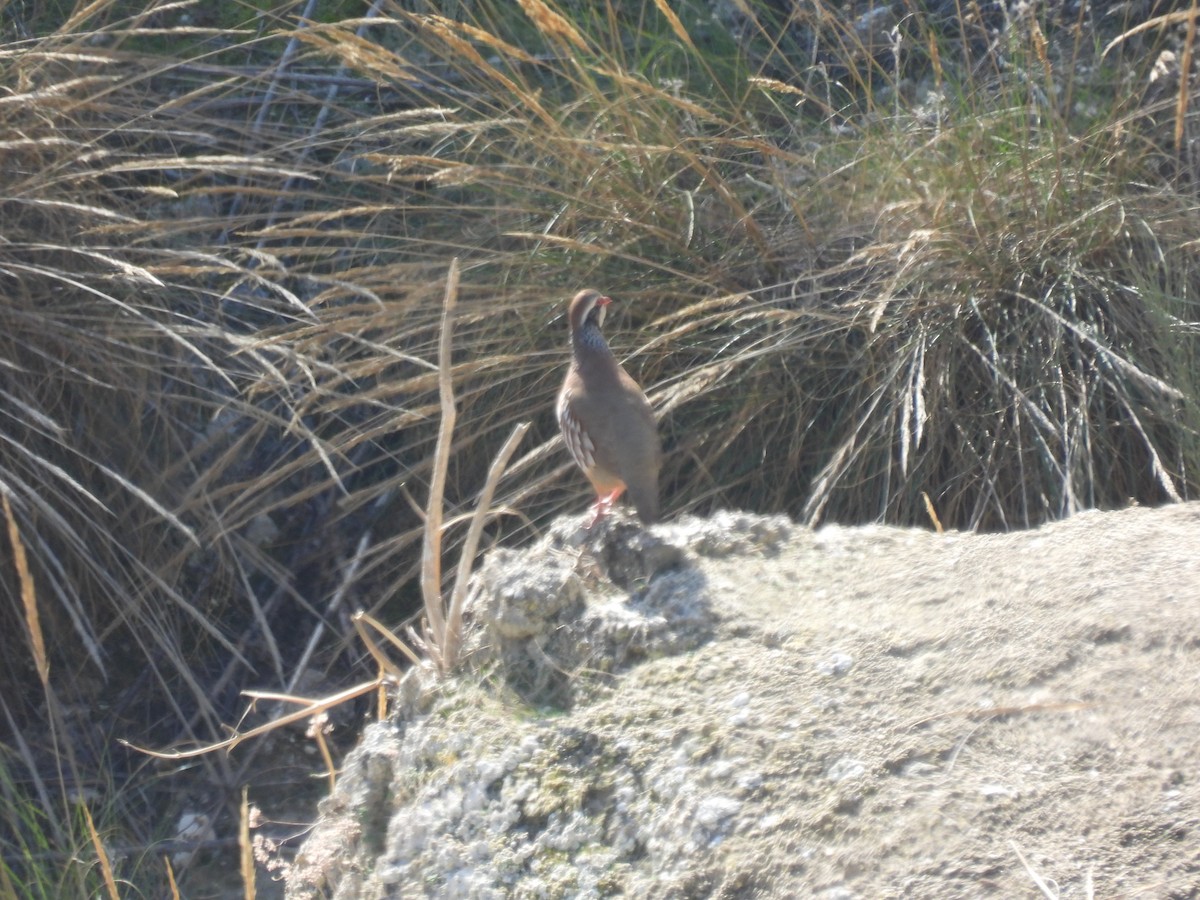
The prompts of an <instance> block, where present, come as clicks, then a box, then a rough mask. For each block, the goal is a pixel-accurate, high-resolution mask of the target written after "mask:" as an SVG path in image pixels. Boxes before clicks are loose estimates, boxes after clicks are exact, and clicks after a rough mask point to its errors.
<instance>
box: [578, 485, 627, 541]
mask: <svg viewBox="0 0 1200 900" xmlns="http://www.w3.org/2000/svg"><path fill="white" fill-rule="evenodd" d="M624 490H625V488H624V487H619V488H617V489H616V490H615V491H613V492H612V493H611V494H601V495H600V496H599V497H597V498H596V513H595V515H593V516H592V521H590V522H588V523H587V525H586V526H585V527H586V528H587V530H588V531H591V530H592V529H593V528H595V527H596V523H597V522H599V521H600V520H601V519H603V518H604V517H605V516H607V515H608V513H609V510H611V509H612V505H613V504H614V503H616V502H617V498H618V497H620V496H621V494H622V493H623V492H624Z"/></svg>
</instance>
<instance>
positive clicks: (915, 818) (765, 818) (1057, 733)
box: [288, 503, 1200, 898]
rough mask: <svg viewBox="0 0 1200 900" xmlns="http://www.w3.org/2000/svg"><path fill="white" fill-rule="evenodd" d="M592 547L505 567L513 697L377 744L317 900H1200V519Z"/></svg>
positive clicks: (1198, 513) (340, 796) (307, 873)
mask: <svg viewBox="0 0 1200 900" xmlns="http://www.w3.org/2000/svg"><path fill="white" fill-rule="evenodd" d="M577 524H578V522H577V521H571V522H566V521H564V522H562V523H560V530H559V531H556V532H555V533H552V534H551V535H550V536H549V537H548V538H547V539H546V541H544V542H543V544H542V545H540V546H539V547H535V548H533V549H531V550H529V551H527V552H525V553H521V554H503V553H502V554H499V555H497V556H496V557H494V558H493V559H492V560H491V561H490V562H489V564H488V566H487V568H486V569H485V572H484V574H485V576H486V581H487V585H488V586H487V593H486V595H485V596H484V598H483V599H482V600H481V602H480V604H479V605H478V610H479V617H480V619H481V621H482V623H483V625H484V628H483V629H481V631H480V633H481V634H482V635H484V637H482V638H481V642H482V643H483V644H486V645H487V646H486V647H481V648H480V649H479V650H478V651H477V655H476V660H477V661H478V663H479V671H480V672H482V673H484V677H483V678H480V677H479V676H478V675H471V676H468V677H464V678H463V679H461V680H459V681H456V682H454V683H451V684H448V685H444V686H442V687H440V688H438V689H437V691H436V692H435V693H434V694H433V695H426V696H425V697H424V699H422V700H414V701H413V702H412V704H411V706H410V709H409V711H408V714H407V716H406V717H405V718H404V720H403V721H400V722H397V723H393V724H390V725H380V726H375V727H373V728H371V729H369V730H368V733H367V734H366V735H365V737H364V740H363V744H362V746H361V747H360V748H359V750H357V751H356V752H355V753H354V754H352V755H351V757H350V759H349V760H348V761H347V765H346V769H345V772H344V774H343V776H342V779H341V781H340V782H339V786H338V789H337V791H336V793H335V795H334V797H333V798H331V799H330V800H328V801H326V803H325V809H324V812H325V818H324V820H323V822H322V823H321V825H320V826H319V828H318V830H317V831H316V832H315V833H314V835H313V836H312V837H311V838H310V839H309V841H308V843H307V844H306V846H305V848H304V850H303V851H302V853H301V856H300V858H299V860H298V861H297V864H296V866H295V867H294V868H293V871H292V875H291V880H290V882H289V889H288V890H289V896H290V897H296V898H299V897H312V896H327V895H333V896H337V897H341V898H351V897H354V898H359V897H362V898H367V897H410V896H412V897H416V896H430V897H504V896H514V897H535V896H537V897H576V896H629V897H793V896H811V895H816V896H823V897H830V898H851V897H864V898H873V897H939V898H953V897H963V898H967V897H980V896H995V897H1033V896H1042V895H1043V894H1045V895H1049V896H1061V897H1064V898H1066V897H1088V896H1092V895H1093V894H1094V895H1095V896H1099V897H1116V896H1144V897H1171V898H1184V897H1200V504H1194V503H1193V504H1182V505H1177V506H1172V507H1166V508H1162V509H1157V510H1150V509H1130V510H1125V511H1120V512H1112V513H1086V514H1082V515H1079V516H1076V517H1075V518H1073V519H1071V520H1069V521H1066V522H1062V523H1058V524H1054V525H1050V526H1047V527H1044V528H1042V529H1039V530H1037V531H1034V532H1027V533H1019V534H1009V535H993V536H973V535H936V534H932V533H929V532H926V531H917V530H901V529H895V528H883V527H873V528H836V527H831V528H826V529H823V530H821V531H818V532H810V531H806V530H803V529H800V528H798V527H795V526H793V525H791V524H790V523H788V522H787V521H786V520H783V519H763V518H757V517H750V516H734V515H726V516H718V517H715V518H714V519H713V520H698V519H688V520H684V521H683V522H681V523H679V524H675V525H669V526H659V527H657V528H656V529H654V530H653V531H652V532H651V533H646V532H643V531H642V530H641V529H640V528H638V527H637V526H635V525H632V524H630V523H623V522H616V523H611V524H610V525H609V526H607V527H605V528H603V529H597V532H596V533H594V534H592V535H588V536H586V538H584V537H582V536H581V535H580V534H578V533H574V534H573V533H572V531H571V527H572V526H575V525H577ZM581 541H584V543H581ZM613 579H615V581H616V583H614V580H613ZM618 584H620V585H624V587H619V586H618ZM411 687H412V686H411V685H410V688H411ZM1039 879H1040V880H1041V882H1042V885H1044V887H1039V884H1038V882H1039Z"/></svg>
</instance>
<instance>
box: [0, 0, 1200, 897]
mask: <svg viewBox="0 0 1200 900" xmlns="http://www.w3.org/2000/svg"><path fill="white" fill-rule="evenodd" d="M804 8H805V10H806V11H805V12H803V13H800V12H796V11H795V10H792V12H790V13H789V12H788V10H790V9H791V5H790V4H786V3H774V2H769V0H756V2H753V3H751V2H749V0H746V2H731V3H722V2H716V0H713V2H702V0H681V2H675V0H672V2H669V3H668V2H666V0H646V2H633V3H623V2H618V0H611V2H604V3H569V2H565V0H564V2H561V3H558V4H555V3H551V2H549V0H521V2H520V3H519V4H516V5H514V4H509V3H503V2H491V0H477V2H467V0H463V2H458V3H451V2H445V3H422V2H407V3H401V2H395V0H393V2H384V0H380V2H376V3H374V4H372V5H370V6H369V7H364V6H359V5H355V4H351V3H345V2H342V3H315V2H314V3H309V4H307V5H298V4H295V3H289V4H284V5H280V6H275V5H273V4H266V3H263V4H258V3H245V4H238V5H234V4H202V3H188V2H183V3H161V4H154V3H152V4H149V5H143V4H134V3H129V2H120V0H100V2H96V3H91V4H80V5H79V6H77V7H69V6H68V5H60V6H58V7H54V6H46V7H35V6H34V5H33V4H20V3H11V2H10V3H8V4H2V3H0V15H2V16H3V17H4V20H3V27H4V43H3V45H2V46H0V85H2V86H0V493H2V494H3V496H4V498H5V500H6V502H7V504H8V506H7V507H6V511H5V518H6V522H5V524H6V530H7V537H6V539H5V540H0V560H2V567H0V591H2V592H3V593H2V596H0V604H2V605H0V610H2V613H0V614H2V615H3V616H4V617H5V618H4V621H5V623H6V626H7V627H6V628H5V629H4V632H3V637H2V638H0V641H2V642H3V646H2V648H0V680H2V681H0V684H2V686H3V689H2V690H0V712H2V713H3V718H2V720H0V721H2V723H3V724H0V734H2V735H3V744H2V745H0V793H2V794H3V799H4V802H3V804H2V809H3V810H4V812H3V813H2V814H0V841H2V846H0V849H2V851H3V857H2V859H3V865H2V867H0V896H3V895H7V896H19V897H27V896H42V897H64V896H85V895H91V894H93V893H95V892H97V891H99V890H101V887H102V885H104V884H105V879H106V873H105V872H104V869H103V866H102V865H101V863H103V862H108V863H110V864H111V865H112V866H113V873H112V878H113V879H114V881H113V883H114V884H116V883H117V882H123V883H124V884H125V885H126V886H125V887H122V888H120V889H119V892H120V893H121V894H122V895H123V896H125V895H127V892H134V893H135V894H141V895H151V896H161V895H162V893H163V891H165V890H171V889H173V888H171V881H170V879H171V878H173V874H172V872H173V871H174V870H175V869H179V870H180V873H181V874H180V876H179V877H180V879H181V882H180V883H181V884H182V885H183V887H182V888H181V890H182V892H183V895H184V896H189V897H204V896H217V895H219V894H220V893H221V891H222V890H224V887H223V886H222V885H221V884H220V883H219V879H218V877H217V876H215V875H214V874H213V870H212V869H211V868H209V869H201V870H199V871H196V869H195V865H194V864H190V863H189V861H188V859H187V858H186V854H184V855H183V856H173V857H172V859H173V860H174V862H173V863H172V865H170V866H168V865H167V864H166V863H165V862H164V856H166V855H170V854H175V853H180V852H182V850H187V849H189V848H190V847H192V846H193V845H194V844H195V843H196V842H193V843H192V844H188V845H187V846H184V845H183V844H180V843H161V842H162V841H167V840H170V839H172V838H174V837H176V834H175V831H176V823H177V820H178V818H179V816H180V815H181V814H184V813H190V812H197V811H198V812H200V813H202V814H203V815H204V816H205V817H207V819H208V820H209V821H210V822H211V823H213V824H214V826H215V831H213V832H204V831H202V832H201V839H202V840H200V842H199V845H201V846H203V847H204V848H206V851H207V852H209V853H210V854H211V853H221V852H226V851H227V850H228V847H229V846H230V845H232V844H236V839H235V838H233V837H230V836H232V835H233V834H234V832H235V830H236V828H235V823H236V821H237V810H238V807H239V803H240V800H241V788H242V786H243V785H244V784H247V783H250V784H251V785H252V788H251V798H252V799H256V798H257V799H258V800H259V802H263V803H266V802H268V801H269V799H270V797H271V796H273V795H276V794H278V793H279V792H280V785H281V784H283V785H287V789H286V793H287V794H288V795H289V797H290V798H292V799H294V800H296V801H297V802H299V801H301V800H303V798H304V796H305V795H306V794H307V795H311V794H316V793H319V792H321V791H322V790H323V789H324V788H325V783H324V782H315V783H314V784H313V786H312V787H303V786H301V779H302V776H301V775H300V774H298V773H301V772H304V773H307V772H308V770H310V769H311V768H313V764H312V762H311V760H310V758H309V757H307V756H306V755H305V753H304V752H303V750H302V749H299V750H296V752H289V748H290V747H291V745H290V744H289V741H292V740H294V741H295V742H296V743H295V746H296V747H297V748H303V747H304V746H307V744H306V739H305V738H304V737H303V736H301V735H298V734H297V735H294V736H291V737H288V736H282V737H281V736H279V735H276V736H274V737H273V738H272V741H273V742H274V743H272V744H270V745H269V746H268V747H267V750H266V752H262V747H261V746H260V747H258V748H254V747H251V748H243V749H239V750H238V751H236V752H235V753H233V754H231V755H222V754H212V755H210V756H208V757H204V758H202V759H201V760H200V761H198V762H194V763H190V764H188V765H182V764H170V763H154V764H152V763H151V762H150V761H148V759H147V758H146V757H145V756H143V755H141V754H138V753H136V752H131V751H128V750H126V749H124V748H123V747H122V746H120V745H118V744H116V743H115V739H116V738H127V739H130V740H133V741H134V742H136V743H139V744H143V745H152V746H176V745H180V744H187V743H193V742H198V743H203V742H207V741H210V740H213V739H216V738H219V737H220V736H221V735H222V734H223V733H224V730H223V729H224V727H225V725H227V724H232V723H234V722H237V721H238V720H239V717H240V716H242V714H243V713H244V704H245V701H244V699H243V698H242V697H241V696H240V691H241V690H243V689H244V688H247V687H259V688H269V689H271V690H277V691H279V690H287V691H291V692H293V693H297V694H307V695H315V694H321V693H328V692H331V691H332V690H333V689H335V688H337V687H340V686H342V685H343V684H345V683H347V682H348V681H349V680H352V679H353V680H361V675H362V668H363V661H362V659H361V657H362V650H361V646H360V645H358V644H357V643H356V642H355V641H354V640H353V639H352V638H351V634H352V628H351V627H350V626H349V623H348V620H347V616H348V615H349V614H350V613H351V612H352V611H353V610H354V609H356V608H360V607H361V608H365V609H368V610H369V611H372V612H373V613H375V614H376V615H378V616H380V617H381V618H383V619H384V620H385V621H389V622H391V623H398V622H400V621H401V620H402V619H403V617H404V616H405V615H408V614H409V613H410V612H411V611H412V610H413V609H415V607H416V603H417V599H416V598H417V593H416V584H415V581H416V576H417V574H418V571H419V552H418V547H419V540H420V530H421V520H420V516H419V514H418V512H417V509H419V507H420V506H421V505H422V504H423V503H424V499H425V496H426V493H427V482H428V477H429V471H430V460H431V455H432V446H433V442H434V440H435V439H436V433H437V419H438V405H437V373H436V367H435V363H436V347H437V340H438V335H439V316H440V314H441V297H442V293H443V289H444V282H445V277H446V272H447V268H448V266H449V262H450V260H451V259H452V258H454V257H459V258H460V259H461V261H462V280H461V284H460V287H459V314H458V319H457V323H456V326H455V348H456V349H455V352H456V361H455V365H454V369H453V372H454V376H455V383H456V391H457V394H458V398H459V416H458V429H457V431H456V440H455V442H454V446H453V452H452V455H451V469H450V478H449V483H448V486H447V503H448V522H449V531H448V540H449V541H450V542H451V543H453V541H455V540H459V539H461V532H462V531H463V530H464V526H463V524H462V523H461V522H460V521H456V515H457V513H459V512H465V511H467V510H469V509H470V508H471V507H472V506H473V500H474V496H475V493H476V492H477V491H478V490H479V489H480V488H481V486H482V485H483V482H484V476H485V473H486V470H487V467H488V464H489V463H490V461H491V459H492V457H493V456H494V454H495V452H496V450H497V448H498V447H499V446H500V444H501V443H502V442H503V441H504V439H505V438H506V436H507V435H508V434H509V432H510V431H511V429H512V426H513V424H514V423H515V422H518V421H522V420H530V421H531V422H532V428H531V431H530V434H529V436H528V437H527V438H526V440H525V443H524V444H523V445H522V447H521V449H520V450H519V451H518V456H517V459H516V460H515V461H514V463H513V464H512V465H511V466H510V468H509V471H508V474H507V476H506V477H505V479H504V480H503V481H502V482H501V485H500V490H499V493H498V495H497V501H496V502H497V506H498V507H499V509H500V510H501V515H500V516H499V517H498V518H497V520H496V522H495V523H494V524H493V526H492V527H491V529H490V532H491V534H490V539H491V540H503V541H506V542H519V541H522V540H525V539H528V538H529V537H531V536H532V535H534V534H536V533H537V532H538V531H539V530H540V529H541V528H542V527H543V526H544V525H545V524H546V523H547V522H548V521H549V520H550V519H551V518H552V517H554V516H556V515H558V514H561V513H564V512H579V511H582V509H583V508H584V506H585V504H586V502H587V491H586V490H585V486H584V483H583V481H582V479H581V478H580V477H579V476H578V475H577V474H576V473H574V472H573V471H572V470H571V467H570V465H569V463H568V461H567V457H566V455H565V454H564V453H563V452H561V448H560V447H559V445H558V440H557V437H556V432H555V424H554V420H553V415H552V412H551V407H552V402H553V396H554V393H555V390H556V388H557V384H558V380H559V378H560V377H561V373H562V368H563V365H564V361H565V349H564V342H565V331H566V326H565V322H564V320H563V316H562V312H563V308H564V303H565V299H566V298H567V297H568V296H569V295H570V294H571V293H572V292H573V291H574V290H575V289H577V288H578V287H580V286H583V285H592V286H597V287H601V288H603V289H604V290H605V291H606V292H609V293H611V294H612V295H613V296H614V297H615V298H616V299H617V300H618V301H619V304H618V305H616V306H614V308H613V313H612V315H610V328H609V331H610V337H611V339H612V342H613V344H614V345H615V346H616V347H617V349H618V350H619V352H620V353H621V355H622V356H623V357H624V358H625V359H626V361H627V365H628V366H629V367H630V368H631V369H632V370H633V371H634V372H635V373H636V374H637V375H638V376H639V378H640V380H641V381H642V383H643V384H645V385H646V386H647V388H648V390H649V393H650V395H651V398H652V400H653V401H654V403H655V405H656V406H657V407H658V409H659V410H660V411H661V413H662V424H661V428H662V432H663V435H664V439H665V444H666V450H667V462H666V468H665V472H664V484H663V493H664V500H665V509H666V511H667V513H668V514H675V515H678V514H681V513H685V512H698V513H703V512H706V511H708V510H710V509H713V508H716V507H721V506H737V507H743V508H747V509H752V510H756V511H761V512H773V511H785V512H788V513H790V514H792V515H794V516H796V517H797V518H798V519H800V520H801V521H804V522H806V523H809V524H814V525H815V524H819V523H821V522H826V521H838V522H843V523H856V522H868V521H886V522H893V523H899V524H905V525H917V526H922V527H928V526H930V524H931V522H932V521H933V519H932V518H931V513H932V515H934V516H936V517H937V519H938V520H940V522H941V523H942V524H943V525H944V526H946V527H951V528H962V529H1009V528H1025V527H1030V526H1033V525H1036V524H1038V523H1040V522H1043V521H1045V520H1047V519H1052V518H1057V517H1061V516H1064V515H1069V514H1070V513H1072V512H1074V511H1075V510H1078V509H1082V508H1088V507H1094V506H1099V507H1113V506H1121V505H1125V504H1127V503H1129V502H1139V503H1146V504H1153V503H1160V502H1164V501H1169V500H1177V499H1181V498H1188V497H1192V496H1194V495H1195V492H1196V490H1197V486H1198V482H1197V475H1196V472H1197V470H1198V468H1197V467H1198V466H1200V446H1198V444H1197V429H1196V426H1197V404H1196V401H1197V396H1198V391H1197V387H1198V385H1197V381H1198V378H1200V376H1198V371H1200V370H1198V368H1197V358H1196V357H1197V349H1198V345H1200V323H1198V319H1200V317H1198V316H1197V306H1196V297H1197V294H1196V291H1197V288H1198V287H1200V280H1198V279H1200V269H1198V267H1197V263H1196V251H1195V241H1196V236H1197V235H1200V212H1198V211H1197V202H1196V200H1197V196H1196V178H1195V175H1196V169H1195V165H1194V157H1193V152H1192V145H1193V137H1192V135H1193V131H1194V124H1193V121H1192V110H1191V103H1190V92H1189V91H1188V89H1187V88H1186V82H1187V79H1182V80H1183V82H1184V84H1185V86H1184V88H1183V89H1181V88H1180V82H1181V78H1180V73H1181V72H1184V73H1190V71H1191V56H1190V52H1191V48H1192V44H1193V40H1194V31H1193V30H1189V29H1192V28H1194V23H1190V22H1189V20H1188V19H1187V17H1186V16H1181V15H1176V14H1172V12H1171V10H1170V8H1169V4H1160V5H1159V6H1158V7H1154V8H1153V9H1148V10H1142V13H1141V17H1140V18H1139V19H1137V20H1134V21H1131V20H1129V19H1126V18H1122V15H1124V14H1126V13H1118V14H1113V13H1111V12H1109V11H1108V10H1107V7H1106V8H1105V9H1101V10H1098V11H1094V10H1093V9H1092V7H1091V6H1090V5H1088V4H1057V3H1048V4H1044V5H1032V6H1026V7H1023V8H1022V11H1016V10H1013V11H1006V10H1005V9H1003V8H1001V7H999V6H995V7H992V6H985V7H978V6H975V5H966V4H959V5H955V4H950V5H948V6H947V5H943V4H939V3H935V2H929V3H924V4H922V3H919V2H917V0H896V2H894V3H892V4H891V5H886V6H885V5H883V4H868V3H862V4H828V5H824V4H821V3H817V4H811V5H806V6H805V7H804ZM1122 9H1125V8H1122ZM1155 16H1158V17H1159V18H1154V17H1155ZM1109 42H1115V43H1113V44H1112V46H1110V47H1108V48H1107V50H1106V45H1107V44H1109ZM35 609H36V611H37V612H38V614H39V616H40V632H41V633H42V634H44V636H45V640H44V644H45V646H44V647H41V646H39V645H38V643H37V641H36V640H35V639H34V635H35V634H37V633H38V629H35V628H34V627H33V625H32V620H31V615H32V611H33V610H35ZM262 706H263V707H264V708H263V709H260V710H256V711H255V713H254V715H255V716H258V715H265V714H266V713H268V712H271V711H272V709H273V707H272V709H267V708H266V707H267V704H262ZM357 712H358V713H359V714H361V713H362V712H364V710H359V711H357ZM341 713H342V715H344V716H352V715H353V713H352V712H350V711H347V710H342V711H341ZM342 724H343V725H347V724H352V722H349V721H343V722H342ZM354 731H355V729H354V728H353V727H348V728H343V729H341V732H339V733H344V735H345V737H346V739H352V738H353V734H354ZM317 767H318V768H319V767H320V766H319V764H318V766H317ZM214 796H215V797H216V798H217V799H216V800H215V801H214V800H213V799H212V798H213V797H214ZM85 809H86V810H87V811H88V812H90V814H91V815H92V817H93V818H94V820H95V824H96V829H97V832H96V835H95V837H96V838H97V839H99V840H100V841H103V846H105V847H106V848H108V849H107V852H106V853H101V852H98V851H97V849H96V847H97V846H99V844H97V843H96V842H95V840H94V839H93V834H92V833H90V832H89V828H88V820H87V817H86V815H85V814H84V810H85ZM298 830H299V828H296V829H293V831H298ZM274 834H275V835H276V836H282V835H283V832H281V831H278V830H277V831H276V832H274ZM156 842H157V843H156ZM185 843H186V842H185ZM200 862H201V863H203V857H201V859H200ZM189 865H192V872H191V874H190V875H189V873H188V871H187V869H188V867H189ZM169 870H170V871H169ZM239 890H240V888H239Z"/></svg>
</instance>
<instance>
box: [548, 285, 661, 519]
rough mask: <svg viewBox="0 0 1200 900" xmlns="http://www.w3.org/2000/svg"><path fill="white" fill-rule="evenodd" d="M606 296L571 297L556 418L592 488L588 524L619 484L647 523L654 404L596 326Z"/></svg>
mask: <svg viewBox="0 0 1200 900" xmlns="http://www.w3.org/2000/svg"><path fill="white" fill-rule="evenodd" d="M611 302H612V300H611V299H610V298H608V297H605V296H604V295H603V294H601V293H600V292H599V291H592V290H584V291H580V292H579V293H578V294H576V295H575V297H574V299H572V300H571V307H570V312H569V313H568V318H569V319H570V324H571V368H570V369H569V370H568V371H567V377H566V380H565V381H563V386H562V390H561V391H559V394H558V424H559V427H560V428H562V434H563V441H564V442H565V443H566V445H567V449H568V450H569V451H570V453H571V458H572V459H574V460H575V462H576V463H577V464H578V465H579V468H581V469H583V474H584V475H586V476H587V477H588V481H590V482H591V483H592V487H594V488H595V489H596V516H595V518H594V519H592V522H591V524H592V525H594V524H596V522H598V521H599V520H600V518H601V517H602V516H603V515H604V514H605V513H606V512H608V510H609V508H610V507H611V506H612V504H613V502H614V501H615V500H616V499H617V498H618V497H620V496H621V494H622V493H623V492H624V491H626V490H627V491H628V492H629V498H630V499H631V500H632V501H633V505H634V507H635V508H636V509H637V514H638V518H640V519H641V520H642V521H643V522H645V523H646V524H647V525H649V524H650V523H652V522H654V521H656V520H657V519H658V470H659V467H660V465H661V459H662V448H661V445H660V444H659V440H658V427H657V426H656V425H655V422H654V410H652V409H651V408H650V403H649V402H648V401H647V400H646V395H645V394H643V393H642V389H641V388H640V387H638V385H637V382H636V381H634V380H633V379H632V378H630V377H629V373H628V372H626V371H625V370H624V369H623V368H621V364H620V363H619V362H617V360H616V357H614V356H613V354H612V351H611V350H610V349H609V348H608V343H607V342H606V341H605V340H604V335H603V333H602V332H601V331H600V327H601V326H602V325H603V324H604V313H605V310H606V308H607V307H608V304H610V303H611ZM589 527H591V526H589Z"/></svg>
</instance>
